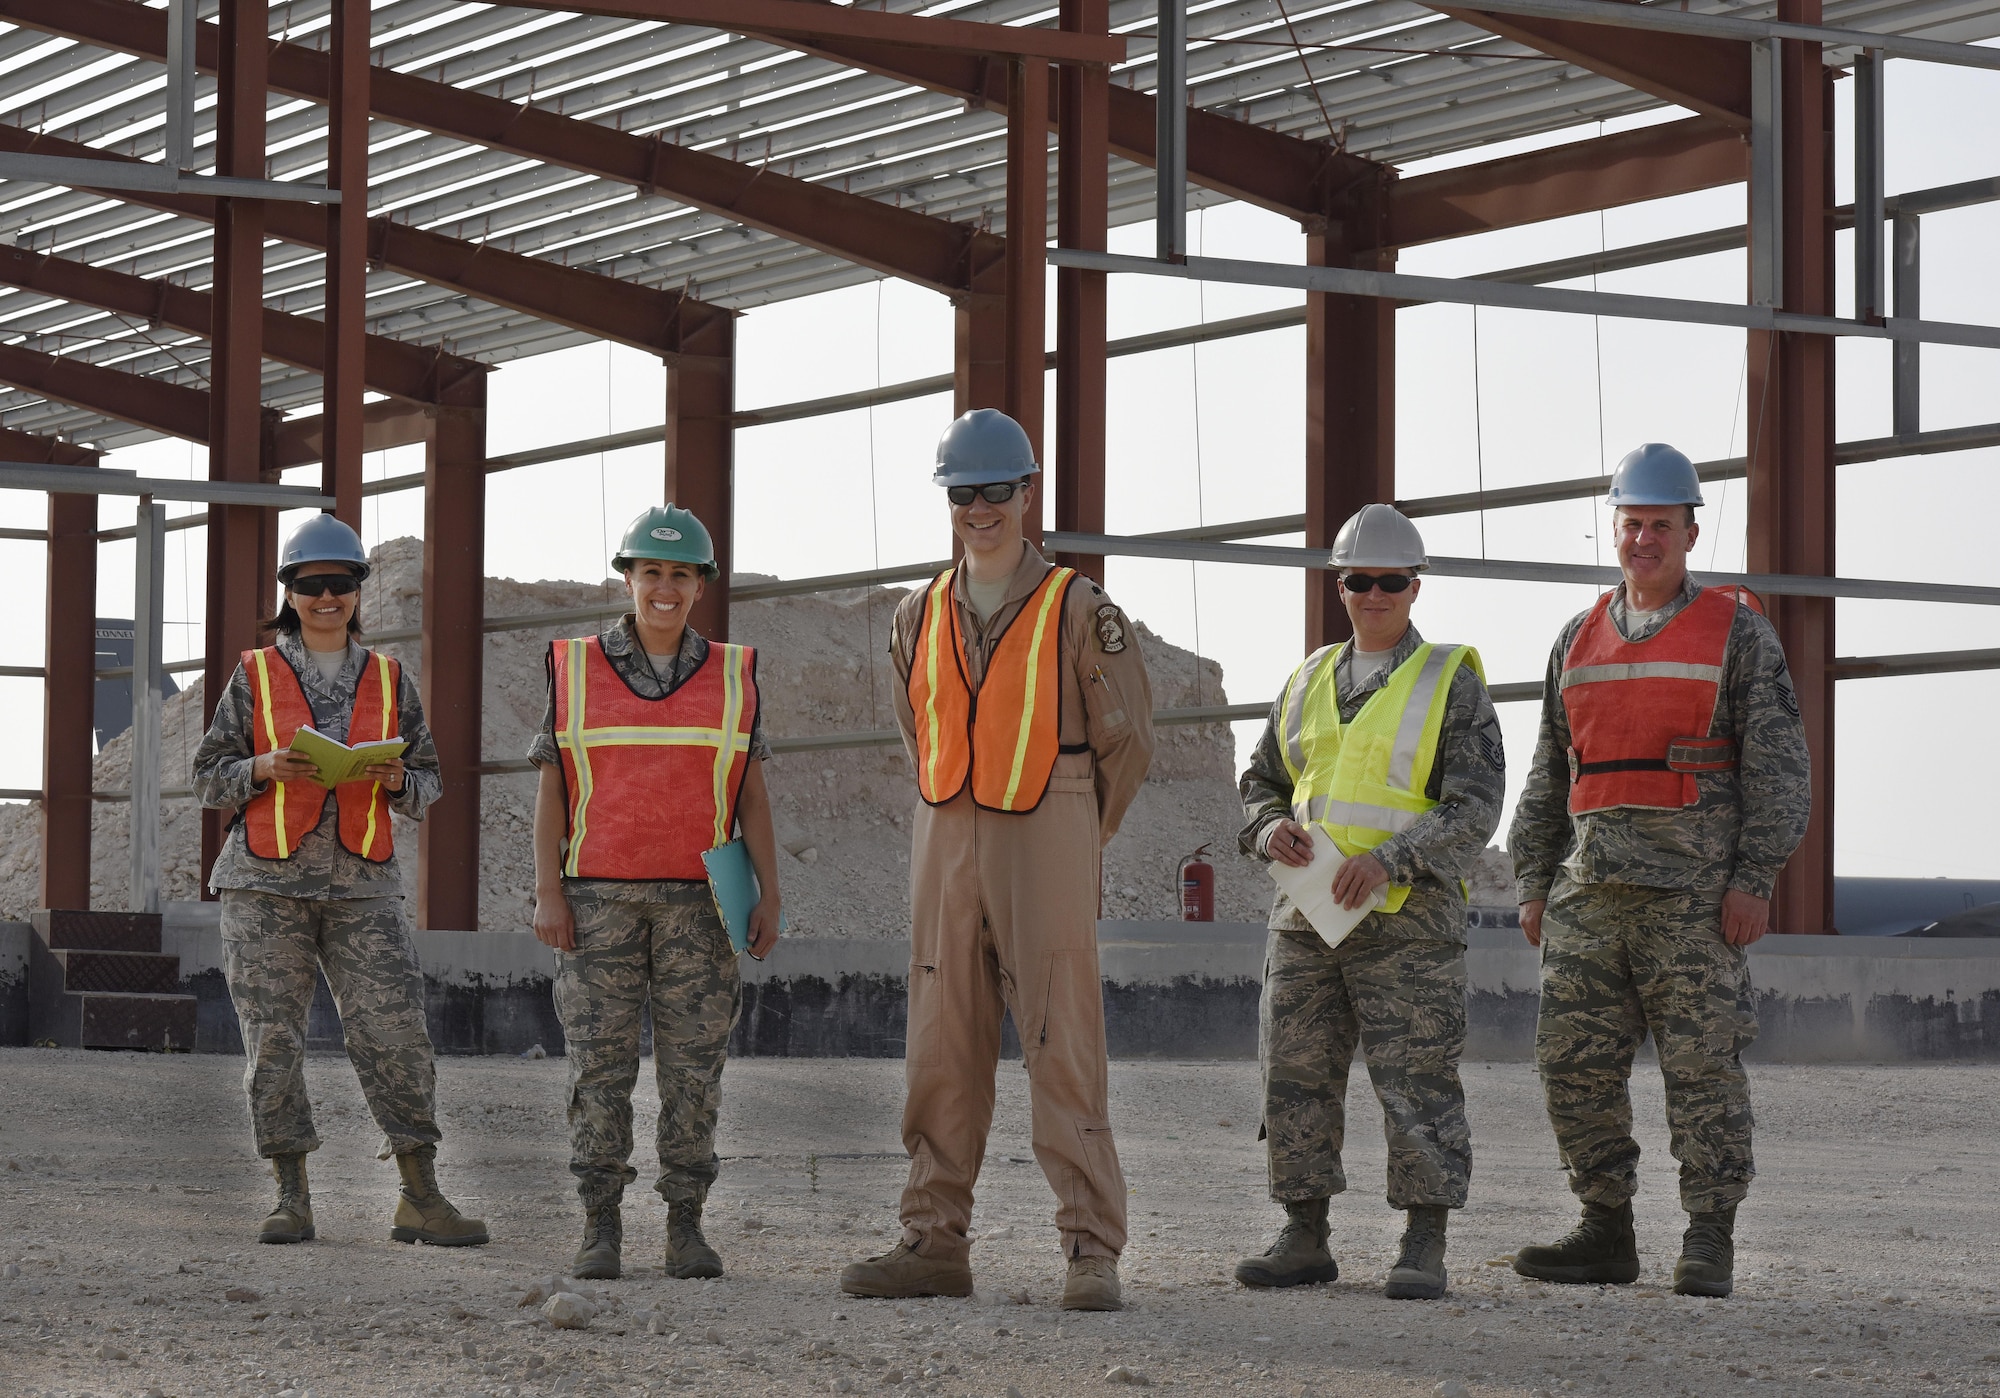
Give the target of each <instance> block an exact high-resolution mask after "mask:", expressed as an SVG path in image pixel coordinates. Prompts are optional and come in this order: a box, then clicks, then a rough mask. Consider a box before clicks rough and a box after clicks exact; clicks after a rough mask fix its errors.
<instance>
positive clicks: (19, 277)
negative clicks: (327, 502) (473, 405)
mask: <svg viewBox="0 0 2000 1398" xmlns="http://www.w3.org/2000/svg"><path fill="white" fill-rule="evenodd" d="M0 285H6V286H17V287H20V288H22V289H23V290H25V291H33V292H38V293H40V294H41V295H43V296H52V297H54V298H56V299H57V300H61V301H71V302H76V303H79V304H81V305H86V306H97V307H100V308H101V309H103V310H107V311H115V312H117V313H119V314H121V315H127V316H133V317H136V318H139V319H142V320H148V321H152V322H154V323H157V324H160V325H170V326H172V327H174V328H175V329H176V330H185V331H187V332H188V333H189V334H191V335H200V336H203V337H210V336H211V334H212V331H213V327H214V324H215V298H214V297H213V296H211V295H210V294H209V293H208V292H205V291H191V290H189V289H188V288H187V287H184V286H176V285H175V284H174V283H172V282H168V281H158V280H153V279H151V278H147V277H135V276H132V275H131V274H129V273H126V272H116V271H113V270H111V269H110V268H108V267H93V266H91V265H90V264H88V263H85V262H72V261H70V260H69V259H68V258H62V257H51V256H49V255H47V254H45V253H37V252H28V251H25V250H23V249H21V248H13V247H4V246H0ZM262 333H263V350H264V353H265V354H266V355H267V356H269V357H270V358H272V359H275V360H278V361H280V362H281V363H285V364H293V365H297V366H298V367H299V368H301V369H310V370H312V371H313V372H315V373H325V372H327V370H328V360H327V353H326V351H327V339H328V336H327V334H326V327H325V324H324V323H323V322H321V321H317V320H314V319H312V318H311V317H310V316H300V315H290V314H288V313H286V312H284V311H274V310H270V309H268V308H266V309H264V311H263V332H262ZM360 339H361V345H360V346H358V348H360V349H361V350H362V351H363V361H364V363H363V377H362V380H361V381H359V382H357V383H356V385H355V394H356V396H357V397H358V396H359V394H360V391H361V388H362V386H363V385H364V384H365V386H366V387H368V388H372V389H374V390H376V391H377V392H380V393H392V394H395V395H397V396H398V397H402V398H411V399H415V400H417V401H418V402H431V401H434V400H435V399H436V398H437V395H438V391H439V385H440V384H441V383H444V384H448V383H450V382H452V381H453V380H454V379H456V378H458V377H461V376H463V375H465V374H469V373H473V374H476V373H484V372H485V368H484V366H482V365H480V364H477V363H475V362H474V361H472V360H469V359H461V358H459V357H458V356H456V355H451V354H446V353H444V352H443V351H442V350H434V349H427V348H425V347H424V346H422V345H412V344H406V343H405V342H403V341H401V340H392V339H389V338H388V337H387V336H384V335H367V336H363V337H360ZM360 411H361V405H360V404H359V403H358V402H357V403H356V404H355V405H354V415H355V421H356V426H357V428H358V426H359V421H360ZM355 489H356V490H359V489H360V486H359V483H358V482H357V484H356V486H355ZM329 493H331V492H329Z"/></svg>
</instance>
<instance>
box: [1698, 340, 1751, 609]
mask: <svg viewBox="0 0 2000 1398" xmlns="http://www.w3.org/2000/svg"><path fill="white" fill-rule="evenodd" d="M1749 382H1750V346H1749V345H1748V344H1745V345H1744V346H1743V367H1742V369H1741V370H1739V371H1738V373H1737V378H1736V401H1735V402H1734V403H1732V404H1731V405H1730V411H1729V440H1728V441H1727V442H1725V443H1723V446H1722V455H1723V457H1724V459H1727V458H1728V456H1729V453H1731V452H1733V451H1735V450H1736V428H1737V426H1738V425H1739V424H1740V423H1741V422H1742V421H1743V398H1744V389H1745V388H1746V387H1748V385H1749ZM1743 470H1744V474H1745V475H1746V476H1747V475H1748V474H1749V470H1750V463H1749V462H1748V461H1745V462H1744V463H1743ZM1728 511H1729V477H1727V476H1724V477H1723V478H1722V493H1721V494H1720V495H1718V496H1717V497H1716V500H1715V530H1714V534H1715V537H1714V539H1712V540H1711V541H1710V542H1709V545H1708V570H1709V571H1710V572H1711V573H1712V572H1714V571H1715V554H1716V550H1717V549H1719V548H1721V547H1722V521H1723V520H1724V519H1725V518H1727V517H1728Z"/></svg>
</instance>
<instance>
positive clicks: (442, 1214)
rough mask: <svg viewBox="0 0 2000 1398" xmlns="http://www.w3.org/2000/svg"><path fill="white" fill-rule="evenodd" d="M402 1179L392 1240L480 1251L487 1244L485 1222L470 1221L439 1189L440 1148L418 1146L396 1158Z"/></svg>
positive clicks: (392, 1224)
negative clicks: (478, 1248) (481, 1246)
mask: <svg viewBox="0 0 2000 1398" xmlns="http://www.w3.org/2000/svg"><path fill="white" fill-rule="evenodd" d="M396 1172H397V1173H398V1174H400V1175H401V1176H402V1177H403V1189H402V1194H401V1197H400V1198H398V1199H397V1200H396V1216H395V1218H393V1219H392V1220H390V1228H389V1236H390V1237H391V1238H393V1239H394V1240H395V1241H397V1242H399V1243H431V1244H433V1245H435V1246H437V1247H441V1248H464V1247H478V1246H479V1245H480V1244H481V1243H484V1242H486V1241H488V1239H487V1236H486V1224H485V1222H484V1220H481V1219H476V1218H467V1217H465V1215H463V1214H461V1213H460V1212H459V1211H458V1208H457V1206H456V1205H454V1204H453V1203H452V1202H451V1200H449V1199H447V1198H445V1197H444V1195H443V1194H442V1193H441V1192H439V1190H438V1185H437V1147H436V1146H418V1147H417V1148H416V1149H415V1150H411V1151H405V1152H403V1153H402V1154H401V1155H399V1156H397V1157H396Z"/></svg>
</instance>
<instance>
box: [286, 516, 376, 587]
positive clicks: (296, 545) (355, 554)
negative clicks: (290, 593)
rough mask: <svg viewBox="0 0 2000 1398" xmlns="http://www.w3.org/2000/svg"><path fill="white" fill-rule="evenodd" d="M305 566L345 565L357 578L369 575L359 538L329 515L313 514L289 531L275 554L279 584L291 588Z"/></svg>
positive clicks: (366, 560) (366, 559) (365, 554)
mask: <svg viewBox="0 0 2000 1398" xmlns="http://www.w3.org/2000/svg"><path fill="white" fill-rule="evenodd" d="M308 563H345V564H346V565H347V566H348V569H349V570H350V571H351V572H352V573H353V574H354V576H355V577H357V578H365V577H367V576H368V572H369V568H368V550H366V549H364V548H362V547H361V536H360V535H359V534H357V533H355V532H354V531H353V530H352V529H349V528H348V527H347V526H346V525H344V524H342V523H341V522H340V521H339V520H337V519H335V518H334V517H333V516H332V515H324V514H321V515H314V516H313V517H312V518H311V519H309V520H307V521H306V522H305V523H304V524H301V525H300V526H299V527H298V528H297V529H294V530H293V531H292V536H291V537H290V538H289V539H287V540H285V547H284V548H283V549H282V550H280V551H279V554H278V581H279V582H281V583H283V584H284V585H285V586H287V587H290V586H291V584H292V579H293V578H295V577H297V576H298V571H299V569H300V568H302V567H304V566H305V565H306V564H308Z"/></svg>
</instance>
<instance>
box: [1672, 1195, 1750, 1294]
mask: <svg viewBox="0 0 2000 1398" xmlns="http://www.w3.org/2000/svg"><path fill="white" fill-rule="evenodd" d="M1735 1289H1736V1206H1735V1205H1734V1204H1731V1205H1730V1206H1729V1207H1728V1208H1726V1209H1717V1210H1715V1211H1714V1212H1713V1213H1706V1214H1689V1215H1688V1226H1687V1232H1686V1233H1684V1234H1682V1235H1681V1259H1680V1261H1678V1262H1676V1263H1675V1264H1674V1294H1675V1295H1676V1296H1727V1295H1728V1294H1729V1293H1730V1292H1732V1291H1734V1290H1735Z"/></svg>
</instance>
